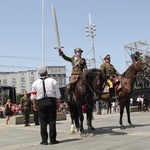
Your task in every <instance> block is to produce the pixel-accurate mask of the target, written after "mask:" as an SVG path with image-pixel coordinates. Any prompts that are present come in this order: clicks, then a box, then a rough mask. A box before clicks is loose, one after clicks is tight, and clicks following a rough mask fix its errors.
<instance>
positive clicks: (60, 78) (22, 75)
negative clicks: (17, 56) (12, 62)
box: [0, 66, 66, 94]
mask: <svg viewBox="0 0 150 150" xmlns="http://www.w3.org/2000/svg"><path fill="white" fill-rule="evenodd" d="M47 71H48V76H49V77H52V78H53V79H55V80H56V81H57V82H58V84H59V87H63V86H65V85H66V68H65V66H47ZM39 77H40V76H39V74H38V72H37V70H27V71H18V72H0V80H1V85H8V86H13V87H15V88H16V93H20V94H23V91H24V90H27V92H28V93H30V92H31V88H32V83H33V82H34V81H35V80H36V79H38V78H39Z"/></svg>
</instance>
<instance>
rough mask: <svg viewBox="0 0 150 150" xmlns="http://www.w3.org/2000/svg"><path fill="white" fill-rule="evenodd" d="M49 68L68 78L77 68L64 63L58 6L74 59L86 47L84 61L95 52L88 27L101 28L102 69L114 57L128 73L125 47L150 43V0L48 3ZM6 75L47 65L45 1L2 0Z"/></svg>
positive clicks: (0, 48)
mask: <svg viewBox="0 0 150 150" xmlns="http://www.w3.org/2000/svg"><path fill="white" fill-rule="evenodd" d="M44 3H45V6H44V39H45V40H44V43H45V44H44V45H45V65H47V66H50V65H54V66H55V65H56V66H58V65H63V66H66V73H67V76H69V75H70V73H71V64H70V63H69V62H66V61H65V60H63V59H62V58H61V57H60V56H59V55H58V52H57V50H55V49H54V47H55V46H56V38H55V33H54V25H53V19H52V10H51V7H52V3H53V4H54V6H55V10H56V14H57V21H58V26H59V32H60V33H59V34H60V40H61V45H62V46H64V49H63V51H64V53H65V54H66V55H68V56H73V54H74V49H75V48H77V47H81V48H82V49H83V50H84V52H83V57H84V58H86V59H91V58H92V57H93V53H92V52H90V53H89V54H87V53H88V52H89V51H90V50H91V47H92V44H91V38H90V37H86V32H85V30H86V29H85V26H87V25H89V13H90V14H91V16H92V24H95V25H96V36H95V37H94V46H95V56H96V67H97V68H99V67H100V65H101V64H102V61H101V59H100V57H99V56H101V57H102V58H103V57H104V56H105V55H107V54H110V55H111V61H112V64H113V65H114V66H115V68H116V69H117V70H118V71H119V72H120V73H123V72H124V71H125V70H126V69H127V67H126V61H127V60H128V59H129V58H128V54H127V53H126V51H125V49H124V46H125V45H127V44H130V43H133V42H135V41H139V40H144V39H145V40H147V43H149V42H150V19H149V14H150V1H149V0H75V1H71V0H44ZM0 52H1V53H0V71H21V70H29V69H34V68H37V67H38V66H40V65H41V64H42V0H0Z"/></svg>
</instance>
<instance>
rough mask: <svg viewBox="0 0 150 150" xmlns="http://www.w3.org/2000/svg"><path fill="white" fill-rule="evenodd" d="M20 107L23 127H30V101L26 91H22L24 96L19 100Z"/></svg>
mask: <svg viewBox="0 0 150 150" xmlns="http://www.w3.org/2000/svg"><path fill="white" fill-rule="evenodd" d="M20 103H21V107H22V110H23V117H24V124H25V125H24V126H25V127H26V126H30V124H29V121H30V111H31V100H30V98H29V97H28V95H27V91H26V90H25V91H24V96H23V97H22V98H21V100H20Z"/></svg>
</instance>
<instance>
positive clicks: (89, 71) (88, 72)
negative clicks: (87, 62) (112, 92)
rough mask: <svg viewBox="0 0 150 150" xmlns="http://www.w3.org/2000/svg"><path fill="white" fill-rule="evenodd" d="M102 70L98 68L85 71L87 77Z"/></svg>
mask: <svg viewBox="0 0 150 150" xmlns="http://www.w3.org/2000/svg"><path fill="white" fill-rule="evenodd" d="M99 70H100V69H97V68H92V69H88V70H86V71H85V76H87V75H89V74H92V73H94V72H97V71H99Z"/></svg>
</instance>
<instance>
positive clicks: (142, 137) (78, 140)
mask: <svg viewBox="0 0 150 150" xmlns="http://www.w3.org/2000/svg"><path fill="white" fill-rule="evenodd" d="M93 117H94V120H93V126H94V127H95V129H96V130H95V136H94V137H90V136H88V137H84V138H83V137H80V134H79V133H75V134H70V124H71V123H70V116H69V114H67V120H63V121H57V140H59V141H60V143H59V144H56V145H47V146H43V145H40V144H39V143H40V142H41V138H40V126H34V124H31V126H30V127H24V125H23V124H22V125H6V124H5V119H0V136H1V139H0V150H49V149H50V150H66V149H71V150H82V149H86V150H129V149H132V150H137V149H139V150H140V149H144V150H149V141H150V112H141V113H139V112H137V113H131V120H132V122H133V124H134V125H135V128H130V127H129V125H128V123H127V119H126V114H124V118H123V122H124V125H125V127H126V129H125V130H121V129H120V127H119V124H118V122H119V113H114V114H103V115H96V114H95V113H94V114H93ZM10 119H11V118H10ZM85 120H86V117H85V119H84V128H85V129H86V128H87V126H86V121H85Z"/></svg>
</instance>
